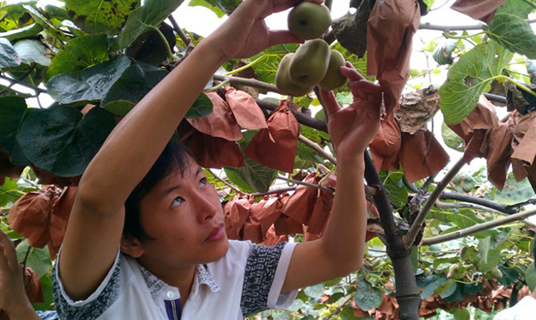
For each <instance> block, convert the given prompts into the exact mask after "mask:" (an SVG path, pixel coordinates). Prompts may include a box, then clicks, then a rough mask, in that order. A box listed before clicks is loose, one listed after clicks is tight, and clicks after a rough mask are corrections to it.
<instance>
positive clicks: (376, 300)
mask: <svg viewBox="0 0 536 320" xmlns="http://www.w3.org/2000/svg"><path fill="white" fill-rule="evenodd" d="M382 298H383V297H382V292H381V291H380V289H378V288H374V287H373V286H372V285H371V284H370V283H368V282H367V281H365V280H364V279H362V278H361V279H359V287H358V288H357V290H356V292H355V295H354V302H355V304H356V305H357V306H358V307H359V308H360V309H361V310H363V311H369V310H372V309H376V308H379V307H380V305H381V304H382Z"/></svg>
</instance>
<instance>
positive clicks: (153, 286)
mask: <svg viewBox="0 0 536 320" xmlns="http://www.w3.org/2000/svg"><path fill="white" fill-rule="evenodd" d="M138 265H139V267H140V271H141V275H142V277H143V280H144V281H145V283H146V284H147V288H148V289H149V292H150V293H151V296H155V295H157V294H159V293H160V292H161V291H162V290H163V289H165V288H166V287H171V286H169V285H168V284H167V283H165V282H164V281H162V280H160V278H158V277H157V276H155V275H154V274H152V273H151V272H150V271H149V270H147V269H145V268H144V267H143V266H142V265H140V264H138ZM202 284H204V285H206V286H207V287H208V288H209V289H210V291H212V292H214V293H218V292H220V290H221V289H220V287H219V286H218V284H217V283H216V281H215V280H214V277H213V276H212V274H211V273H210V271H208V269H207V268H206V267H205V266H204V265H201V264H200V265H197V272H196V277H195V278H194V283H193V286H192V294H194V293H196V292H197V291H198V289H199V286H200V285H202ZM177 291H178V290H177Z"/></svg>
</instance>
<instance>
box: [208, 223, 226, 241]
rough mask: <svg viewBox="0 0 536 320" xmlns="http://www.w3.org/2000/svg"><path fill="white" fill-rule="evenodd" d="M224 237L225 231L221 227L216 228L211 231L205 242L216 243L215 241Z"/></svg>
mask: <svg viewBox="0 0 536 320" xmlns="http://www.w3.org/2000/svg"><path fill="white" fill-rule="evenodd" d="M224 235H225V229H224V228H223V226H218V227H216V228H214V229H212V232H211V233H210V235H209V236H208V238H207V239H206V240H205V241H206V242H211V241H217V240H220V239H221V238H222V237H223V236H224Z"/></svg>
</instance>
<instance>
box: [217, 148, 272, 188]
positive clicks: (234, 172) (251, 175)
mask: <svg viewBox="0 0 536 320" xmlns="http://www.w3.org/2000/svg"><path fill="white" fill-rule="evenodd" d="M224 169H225V174H226V175H227V177H228V178H229V180H231V182H232V183H234V184H236V185H237V186H238V188H240V189H241V190H243V191H246V192H266V191H268V189H269V188H270V185H271V184H272V182H273V181H274V179H275V177H276V176H277V171H276V170H274V169H272V168H268V167H266V166H263V165H261V164H259V163H257V162H255V161H253V160H251V159H250V158H249V157H248V156H244V166H243V167H241V168H230V167H225V168H224Z"/></svg>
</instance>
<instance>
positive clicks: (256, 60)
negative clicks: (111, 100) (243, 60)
mask: <svg viewBox="0 0 536 320" xmlns="http://www.w3.org/2000/svg"><path fill="white" fill-rule="evenodd" d="M266 57H267V55H262V56H260V57H258V58H257V59H255V60H253V61H252V62H250V63H248V64H246V65H245V66H242V67H240V68H238V69H234V70H232V71H229V72H227V73H225V75H226V76H231V75H233V74H236V73H239V72H241V71H244V70H246V69H247V68H249V67H252V66H254V65H255V64H256V63H258V62H259V61H261V60H263V59H264V58H266Z"/></svg>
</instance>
